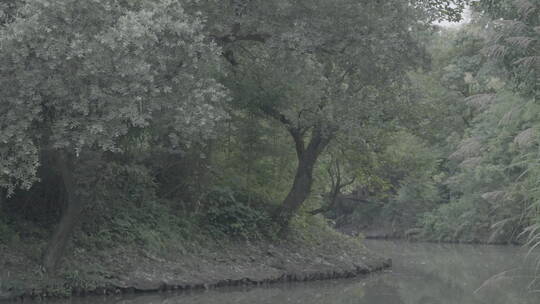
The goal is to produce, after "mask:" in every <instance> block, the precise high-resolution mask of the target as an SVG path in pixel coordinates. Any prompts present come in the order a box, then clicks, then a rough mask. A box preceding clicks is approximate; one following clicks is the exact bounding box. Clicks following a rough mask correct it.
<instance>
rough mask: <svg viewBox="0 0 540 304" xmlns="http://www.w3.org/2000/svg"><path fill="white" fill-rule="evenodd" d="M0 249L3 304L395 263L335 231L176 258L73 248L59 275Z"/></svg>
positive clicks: (314, 275) (334, 274)
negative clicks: (310, 236)
mask: <svg viewBox="0 0 540 304" xmlns="http://www.w3.org/2000/svg"><path fill="white" fill-rule="evenodd" d="M0 249H1V250H0V299H3V300H6V299H17V298H27V297H33V298H45V297H59V296H69V295H84V294H115V293H124V292H137V291H159V290H188V289H203V288H214V287H220V286H235V285H258V284H270V283H275V282H285V281H310V280H322V279H333V278H348V277H354V276H358V275H364V274H368V273H371V272H374V271H377V270H381V269H383V268H386V267H390V264H391V261H390V260H387V259H385V258H383V257H380V256H378V255H376V254H375V253H373V252H370V251H369V250H368V249H367V248H365V247H364V246H362V245H361V244H360V243H359V242H357V241H356V240H353V239H351V238H349V237H345V236H343V235H341V234H337V233H334V234H331V235H327V236H325V237H321V238H318V239H316V240H309V241H307V240H298V239H297V240H289V241H280V242H246V241H242V242H227V243H226V244H217V243H214V244H208V246H203V247H197V249H196V250H193V251H192V252H177V253H175V252H167V253H159V252H157V253H156V252H153V253H150V252H149V251H145V250H141V249H136V248H134V247H133V248H131V247H129V248H126V247H119V248H114V249H109V250H102V251H99V252H98V251H96V252H85V251H81V250H74V254H72V255H70V256H69V257H67V259H66V261H65V263H64V267H63V268H62V269H61V270H60V271H59V272H58V274H57V275H56V276H48V275H46V274H44V273H43V272H42V270H41V268H40V266H39V265H38V264H37V263H35V262H34V261H32V259H29V258H26V257H24V255H20V254H18V253H17V252H16V251H14V250H13V249H10V248H8V247H2V248H0Z"/></svg>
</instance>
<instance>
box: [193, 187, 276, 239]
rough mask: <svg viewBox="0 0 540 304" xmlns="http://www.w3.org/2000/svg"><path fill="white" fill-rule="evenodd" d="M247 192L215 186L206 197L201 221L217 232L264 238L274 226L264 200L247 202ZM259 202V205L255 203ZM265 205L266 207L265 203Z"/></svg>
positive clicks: (226, 234)
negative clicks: (237, 191) (236, 191)
mask: <svg viewBox="0 0 540 304" xmlns="http://www.w3.org/2000/svg"><path fill="white" fill-rule="evenodd" d="M245 199H247V195H246V193H235V192H234V191H233V190H231V189H229V188H215V189H214V190H213V191H211V192H210V193H208V195H207V196H206V197H205V199H204V200H205V201H206V203H207V207H206V208H207V209H206V210H205V214H204V215H203V223H204V224H205V225H208V226H209V227H210V231H211V233H213V234H215V235H216V236H218V237H219V236H222V235H224V236H229V237H233V238H237V237H241V238H244V239H250V238H265V237H272V236H274V235H275V233H276V232H277V227H276V225H275V223H273V221H272V217H271V215H270V212H269V211H268V210H265V209H264V208H265V206H264V202H257V201H256V200H255V201H254V202H252V204H251V205H247V201H246V200H245ZM257 206H259V207H257ZM266 208H268V207H266Z"/></svg>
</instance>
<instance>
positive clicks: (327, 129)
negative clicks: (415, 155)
mask: <svg viewBox="0 0 540 304" xmlns="http://www.w3.org/2000/svg"><path fill="white" fill-rule="evenodd" d="M203 2H204V6H202V7H203V8H204V9H206V12H208V13H207V14H208V15H209V16H210V18H209V25H208V28H209V31H210V32H211V33H212V36H213V37H215V39H216V41H217V42H218V43H219V44H220V45H222V46H223V50H224V52H223V55H224V57H225V58H226V59H227V60H228V61H229V63H230V67H231V73H230V76H229V79H228V80H227V83H228V86H229V87H230V88H231V91H232V92H233V95H234V105H235V106H237V107H238V108H242V109H244V110H248V111H250V112H252V113H255V114H257V115H260V117H265V118H269V119H272V120H274V121H275V122H276V123H277V124H279V125H281V127H283V128H284V129H286V130H287V132H288V133H289V135H290V138H291V139H292V142H293V144H294V147H295V151H296V155H297V160H298V165H297V170H296V174H295V177H294V181H293V185H292V187H291V190H290V191H289V193H288V194H287V196H286V197H285V199H284V200H283V203H282V204H281V207H280V209H279V210H278V211H277V215H276V219H277V220H278V221H279V223H280V225H281V226H282V227H283V228H284V229H285V228H286V227H287V226H288V223H289V221H290V219H291V218H292V216H293V215H294V214H295V213H296V212H297V211H298V209H299V208H300V206H301V205H302V204H303V202H304V201H305V200H306V198H307V197H308V195H309V194H310V191H311V186H312V183H313V169H314V166H315V165H316V163H317V160H318V158H319V156H320V155H321V154H322V153H323V151H324V150H325V148H326V147H327V146H328V145H330V144H331V143H332V142H333V140H334V139H335V137H336V135H337V134H340V136H348V137H352V138H361V137H362V136H363V134H362V132H363V131H364V130H366V129H369V126H375V125H377V126H384V125H390V124H391V122H392V120H393V117H394V116H395V114H396V113H399V109H400V107H401V106H404V105H406V104H407V103H408V101H407V100H405V98H402V96H400V94H401V92H402V90H401V89H402V86H403V83H404V79H405V78H406V77H405V72H406V71H407V70H408V69H410V68H412V67H415V66H417V65H418V64H421V63H422V62H423V59H425V58H426V57H425V56H424V51H423V48H422V46H421V45H419V44H418V43H417V41H416V39H415V37H414V33H415V32H417V31H420V30H423V29H426V28H427V27H428V26H429V23H430V21H431V20H434V19H438V18H441V17H442V16H447V17H448V15H446V14H449V15H452V16H453V17H456V18H457V15H456V14H455V13H456V12H457V11H459V7H460V6H458V7H456V8H455V9H454V8H452V6H450V5H449V4H450V3H451V2H456V3H458V2H459V1H412V2H411V3H407V2H403V1H385V2H384V3H381V2H380V1H370V0H365V1H352V0H339V1H330V2H329V1H322V0H301V1H287V0H283V1H231V2H225V1H219V2H216V1H212V0H208V1H203ZM459 3H461V2H459ZM410 4H413V5H410ZM441 8H446V9H447V11H446V12H444V10H440V9H441ZM450 11H452V12H450Z"/></svg>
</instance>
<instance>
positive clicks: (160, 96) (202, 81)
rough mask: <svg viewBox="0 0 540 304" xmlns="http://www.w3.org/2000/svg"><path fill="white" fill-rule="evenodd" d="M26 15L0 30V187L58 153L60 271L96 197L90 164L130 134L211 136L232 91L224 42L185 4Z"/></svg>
mask: <svg viewBox="0 0 540 304" xmlns="http://www.w3.org/2000/svg"><path fill="white" fill-rule="evenodd" d="M19 15H20V16H19V17H17V18H16V19H15V20H14V21H12V22H10V23H9V24H7V25H6V26H5V27H4V28H1V32H0V66H1V67H0V88H1V91H2V96H1V97H0V98H1V102H0V142H1V143H2V144H1V145H0V187H2V188H5V189H7V193H8V195H11V194H13V192H14V191H15V190H16V189H17V188H20V189H28V188H30V187H31V186H32V185H33V184H34V183H36V182H38V180H39V178H38V175H37V169H38V167H39V166H40V165H41V164H42V160H43V159H44V158H50V159H53V160H54V165H53V167H54V168H57V170H58V175H59V176H60V181H61V184H60V185H58V186H59V187H62V188H63V189H64V195H63V197H64V200H65V206H66V207H65V210H63V213H62V217H61V220H60V222H59V224H58V227H57V228H56V230H55V232H54V234H53V236H52V239H51V240H50V243H49V246H48V249H47V250H46V252H45V255H44V266H45V268H46V269H47V270H48V271H53V270H54V269H55V268H56V266H57V264H58V261H59V260H60V258H61V256H62V252H63V251H64V248H65V246H66V243H67V241H68V240H69V236H70V234H71V232H72V231H73V229H74V227H75V226H76V223H77V222H78V219H79V217H80V214H81V212H82V211H83V209H84V207H85V205H86V204H87V203H89V200H88V197H87V196H86V195H85V193H84V191H81V189H80V185H81V184H84V182H85V181H84V180H82V178H83V176H81V175H78V172H81V170H82V168H84V162H86V161H87V160H88V159H90V160H92V159H102V158H107V157H108V156H109V155H113V154H118V153H122V152H123V151H124V150H125V147H124V146H123V145H122V143H123V142H124V141H125V140H126V139H129V138H132V137H137V136H139V137H142V138H144V140H143V144H145V145H147V146H154V145H161V146H165V147H168V148H169V150H170V151H173V152H174V151H178V150H179V149H180V148H181V147H182V144H185V143H186V142H189V141H190V140H192V137H195V136H202V137H207V136H209V135H211V134H212V130H213V128H214V126H215V124H216V123H217V121H219V120H220V119H221V118H222V117H224V113H223V111H222V107H221V104H222V102H223V101H224V100H225V99H226V91H225V90H224V88H223V87H222V86H221V85H220V84H218V82H217V81H216V80H215V79H214V76H216V75H217V72H219V67H220V58H219V55H220V50H219V47H217V46H216V45H215V44H214V43H212V42H211V41H210V40H209V39H208V38H207V35H206V34H205V31H204V29H203V20H202V18H201V17H200V16H194V15H190V14H188V13H186V12H185V11H184V9H183V7H182V5H181V3H180V2H178V1H172V0H159V1H142V0H141V1H127V2H126V1H120V0H114V1H108V0H107V1H106V0H95V1H84V2H81V1H76V0H62V1H53V0H36V1H29V2H28V3H27V4H26V5H24V6H23V7H22V8H20V10H19ZM141 134H144V136H141ZM96 174H99V172H96Z"/></svg>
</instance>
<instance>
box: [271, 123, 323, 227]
mask: <svg viewBox="0 0 540 304" xmlns="http://www.w3.org/2000/svg"><path fill="white" fill-rule="evenodd" d="M289 131H290V133H291V135H292V137H293V139H294V141H295V144H296V152H297V156H298V167H297V169H296V175H295V177H294V182H293V185H292V187H291V190H290V191H289V193H288V194H287V197H285V200H283V203H282V204H281V207H280V209H279V210H278V212H277V216H276V220H277V222H278V223H279V225H280V228H281V234H284V233H286V231H287V229H288V227H289V223H290V221H291V219H292V217H293V216H294V215H295V214H296V212H297V211H298V209H299V208H300V206H302V204H303V203H304V201H305V200H306V199H307V197H308V196H309V194H310V193H311V185H312V184H313V168H314V167H315V164H316V162H317V159H318V158H319V156H320V154H321V152H322V151H323V150H324V149H325V148H326V146H327V145H328V143H329V141H330V137H329V136H324V135H323V134H322V132H321V130H320V129H319V128H316V129H315V130H314V131H313V134H312V136H311V140H310V142H309V144H308V146H307V147H306V148H305V147H304V141H303V138H302V137H301V136H300V135H299V133H298V132H295V130H289Z"/></svg>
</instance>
